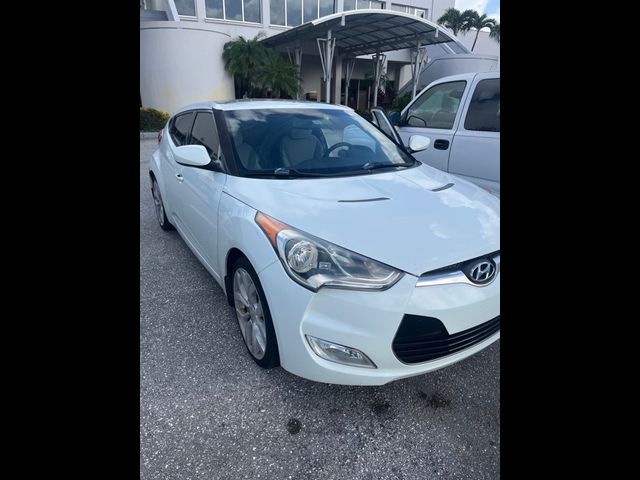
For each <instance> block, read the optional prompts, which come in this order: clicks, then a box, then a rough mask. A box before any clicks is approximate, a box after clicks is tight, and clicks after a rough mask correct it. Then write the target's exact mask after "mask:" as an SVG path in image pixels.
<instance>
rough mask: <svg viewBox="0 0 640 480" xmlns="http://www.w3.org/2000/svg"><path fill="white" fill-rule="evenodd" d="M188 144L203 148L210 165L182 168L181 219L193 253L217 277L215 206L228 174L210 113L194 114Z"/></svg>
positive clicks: (216, 212)
mask: <svg viewBox="0 0 640 480" xmlns="http://www.w3.org/2000/svg"><path fill="white" fill-rule="evenodd" d="M189 144H191V145H202V146H203V147H205V148H206V149H207V153H208V154H209V157H211V160H212V162H211V164H210V165H209V166H207V167H204V168H203V167H190V166H184V167H183V170H182V176H183V181H182V184H181V189H182V191H181V195H182V201H181V216H182V220H183V224H184V226H185V230H186V232H187V235H188V236H189V240H190V242H191V244H192V246H193V247H194V248H195V250H196V251H197V252H196V253H197V254H199V256H200V257H201V259H202V260H204V263H205V264H206V265H208V267H209V269H210V271H212V273H213V274H214V276H218V275H219V272H220V269H219V266H218V265H217V258H218V256H217V248H218V205H219V203H220V197H221V195H222V188H223V187H224V184H225V182H226V180H227V175H226V173H225V171H224V170H225V169H224V165H223V161H222V154H221V149H220V141H219V137H218V131H217V128H216V123H215V120H214V118H213V111H212V110H199V111H197V112H196V115H195V121H194V123H193V128H192V130H191V135H190V137H189Z"/></svg>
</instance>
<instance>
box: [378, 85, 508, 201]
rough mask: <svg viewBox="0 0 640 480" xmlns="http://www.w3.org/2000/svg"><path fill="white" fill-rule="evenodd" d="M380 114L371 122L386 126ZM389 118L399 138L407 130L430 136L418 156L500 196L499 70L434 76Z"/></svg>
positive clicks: (406, 137) (406, 134)
mask: <svg viewBox="0 0 640 480" xmlns="http://www.w3.org/2000/svg"><path fill="white" fill-rule="evenodd" d="M374 113H375V112H374ZM380 117H381V114H380V112H378V113H377V114H376V115H375V116H374V124H376V125H378V126H379V127H380V128H388V127H385V125H384V123H386V122H385V120H384V119H381V118H380ZM390 117H391V119H392V122H391V123H394V124H395V130H396V133H397V134H398V135H399V137H400V138H401V140H399V141H400V142H402V141H404V142H407V141H408V140H409V138H410V137H411V136H412V135H424V136H426V137H427V138H429V139H430V140H431V144H432V147H433V148H430V149H429V150H428V151H424V152H420V153H417V154H416V155H415V157H416V158H417V159H418V160H420V161H421V162H424V163H426V164H428V165H431V166H432V167H436V168H438V169H440V170H443V171H445V172H449V173H453V174H454V175H456V176H458V177H463V178H465V179H467V180H469V181H470V182H473V183H475V184H477V185H480V186H481V187H483V188H484V189H486V190H489V191H490V192H491V193H494V194H495V195H497V196H498V197H499V196H500V72H481V73H463V74H460V75H452V76H449V77H443V78H439V79H438V80H436V81H435V82H433V83H431V84H430V85H427V86H426V87H425V88H424V89H423V90H422V91H421V92H420V93H418V94H417V95H416V98H414V99H413V100H412V101H411V102H410V103H409V104H408V105H407V106H406V107H405V108H404V109H403V110H402V112H401V113H400V114H397V113H395V114H393V115H390ZM392 128H393V127H392ZM386 133H388V132H386ZM394 140H396V141H398V139H397V138H394Z"/></svg>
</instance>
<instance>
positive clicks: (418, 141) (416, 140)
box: [409, 135, 431, 153]
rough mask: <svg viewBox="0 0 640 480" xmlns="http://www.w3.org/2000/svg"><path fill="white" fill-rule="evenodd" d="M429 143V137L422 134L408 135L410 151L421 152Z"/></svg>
mask: <svg viewBox="0 0 640 480" xmlns="http://www.w3.org/2000/svg"><path fill="white" fill-rule="evenodd" d="M430 144H431V139H429V138H427V137H423V136H422V135H411V137H409V150H411V152H412V153H413V152H421V151H422V150H425V149H426V148H427V147H428V146H429V145H430Z"/></svg>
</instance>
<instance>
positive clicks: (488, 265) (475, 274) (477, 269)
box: [469, 260, 496, 284]
mask: <svg viewBox="0 0 640 480" xmlns="http://www.w3.org/2000/svg"><path fill="white" fill-rule="evenodd" d="M495 274H496V266H495V264H493V263H492V262H490V261H488V260H480V261H479V262H478V263H476V264H475V265H473V266H472V267H471V271H470V274H469V277H470V278H471V281H472V282H474V283H479V284H483V283H489V282H490V281H491V280H492V279H493V277H494V276H495Z"/></svg>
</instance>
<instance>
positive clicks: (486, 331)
mask: <svg viewBox="0 0 640 480" xmlns="http://www.w3.org/2000/svg"><path fill="white" fill-rule="evenodd" d="M498 331H500V316H497V317H496V318H494V319H492V320H489V321H488V322H485V323H481V324H480V325H477V326H475V327H473V328H470V329H468V330H463V331H462V332H458V333H454V334H453V335H450V334H449V332H447V329H446V328H445V327H444V324H443V323H442V322H441V321H440V320H438V319H437V318H433V317H421V316H419V315H405V316H404V318H403V319H402V323H401V324H400V328H398V332H397V333H396V336H395V338H394V339H393V353H395V355H396V357H398V359H399V360H400V361H402V362H404V363H420V362H427V361H429V360H435V359H436V358H440V357H445V356H447V355H451V354H453V353H456V352H459V351H461V350H464V349H465V348H469V347H471V346H473V345H475V344H476V343H480V342H481V341H482V340H485V339H486V338H489V337H490V336H491V335H493V334H494V333H496V332H498Z"/></svg>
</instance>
